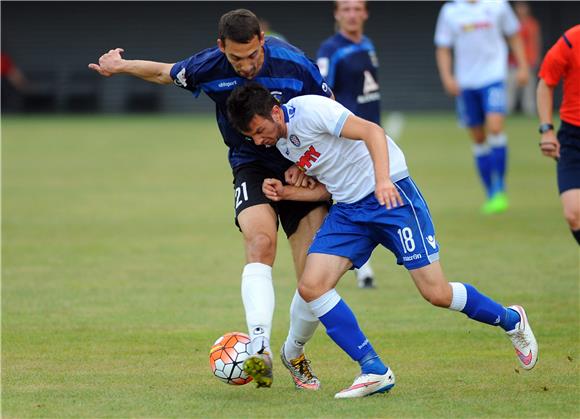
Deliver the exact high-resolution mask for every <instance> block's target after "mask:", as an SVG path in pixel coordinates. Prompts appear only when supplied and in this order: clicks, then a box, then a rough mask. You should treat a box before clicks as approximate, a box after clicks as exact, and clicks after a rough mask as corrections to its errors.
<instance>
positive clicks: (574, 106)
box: [537, 25, 580, 245]
mask: <svg viewBox="0 0 580 419" xmlns="http://www.w3.org/2000/svg"><path fill="white" fill-rule="evenodd" d="M538 77H540V81H539V83H538V89H537V102H538V115H539V118H540V128H539V131H540V134H541V135H542V137H541V140H540V149H541V151H542V153H543V154H544V155H545V156H547V157H553V158H556V159H558V189H559V191H560V200H561V201H562V207H563V208H564V218H566V221H567V222H568V225H569V226H570V230H572V234H573V235H574V237H575V238H576V241H577V242H578V244H579V245H580V25H577V26H574V27H573V28H571V29H570V30H568V31H567V32H566V33H565V34H564V35H563V36H562V37H561V38H560V39H559V40H558V42H556V44H555V45H554V46H553V47H552V48H551V49H550V50H549V51H548V53H547V54H546V56H545V57H544V61H543V63H542V66H541V68H540V72H539V74H538ZM562 79H564V97H563V100H562V105H561V106H560V119H561V121H562V123H561V126H560V130H559V131H558V137H557V138H556V135H555V134H554V125H553V124H552V114H553V111H554V89H555V88H556V86H557V85H558V83H560V80H562Z"/></svg>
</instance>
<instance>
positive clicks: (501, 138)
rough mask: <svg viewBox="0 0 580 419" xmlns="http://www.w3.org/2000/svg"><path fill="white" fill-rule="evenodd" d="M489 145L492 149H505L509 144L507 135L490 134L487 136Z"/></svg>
mask: <svg viewBox="0 0 580 419" xmlns="http://www.w3.org/2000/svg"><path fill="white" fill-rule="evenodd" d="M487 143H488V144H489V146H490V147H505V146H507V143H508V139H507V135H505V133H503V132H500V133H499V134H495V135H494V134H489V135H488V136H487Z"/></svg>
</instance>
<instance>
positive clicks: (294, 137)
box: [290, 134, 300, 147]
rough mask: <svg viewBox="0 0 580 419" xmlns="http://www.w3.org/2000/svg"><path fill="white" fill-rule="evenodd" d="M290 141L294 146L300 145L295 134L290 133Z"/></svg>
mask: <svg viewBox="0 0 580 419" xmlns="http://www.w3.org/2000/svg"><path fill="white" fill-rule="evenodd" d="M290 142H291V143H292V144H294V145H295V146H296V147H300V138H298V137H297V136H296V135H294V134H292V135H291V136H290Z"/></svg>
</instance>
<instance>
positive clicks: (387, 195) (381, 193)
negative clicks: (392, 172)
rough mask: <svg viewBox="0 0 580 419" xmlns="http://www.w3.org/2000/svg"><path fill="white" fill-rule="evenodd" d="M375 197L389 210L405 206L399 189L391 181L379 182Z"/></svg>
mask: <svg viewBox="0 0 580 419" xmlns="http://www.w3.org/2000/svg"><path fill="white" fill-rule="evenodd" d="M375 196H376V198H377V201H379V204H381V205H386V207H387V209H391V208H396V207H398V206H399V205H401V206H402V205H403V200H402V199H401V195H400V194H399V190H398V189H397V187H396V186H395V185H394V184H393V182H391V180H390V179H385V180H382V181H380V182H377V184H376V186H375Z"/></svg>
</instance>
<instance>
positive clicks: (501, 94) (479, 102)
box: [456, 81, 506, 128]
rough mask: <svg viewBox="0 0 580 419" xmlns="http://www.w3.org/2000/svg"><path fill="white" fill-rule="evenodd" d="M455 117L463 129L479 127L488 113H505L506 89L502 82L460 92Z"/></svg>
mask: <svg viewBox="0 0 580 419" xmlns="http://www.w3.org/2000/svg"><path fill="white" fill-rule="evenodd" d="M456 103H457V116H458V118H459V121H460V122H461V125H463V126H465V127H469V128H471V127H479V126H482V125H483V124H484V123H485V115H487V114H488V113H501V114H504V115H505V113H506V87H505V83H504V82H503V81H500V82H497V83H493V84H490V85H489V86H485V87H482V88H480V89H465V90H462V91H461V93H460V94H459V96H457V99H456Z"/></svg>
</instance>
